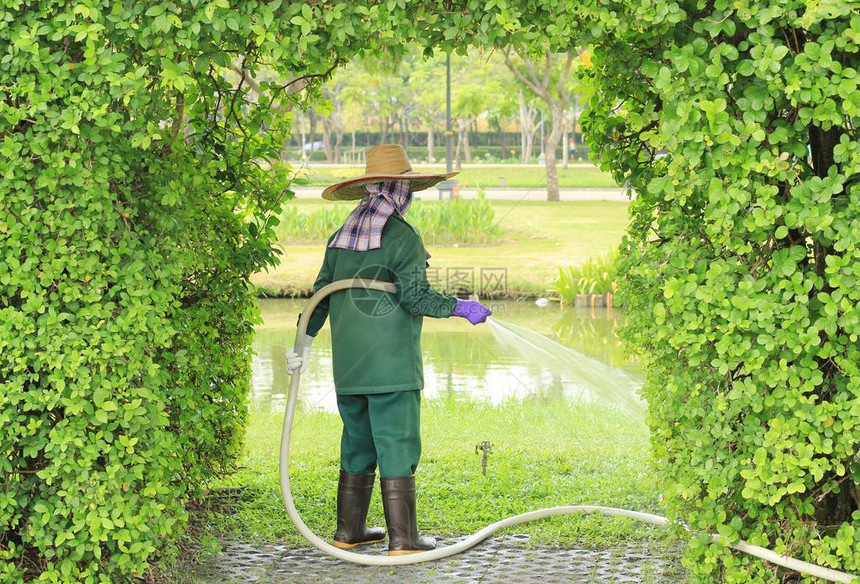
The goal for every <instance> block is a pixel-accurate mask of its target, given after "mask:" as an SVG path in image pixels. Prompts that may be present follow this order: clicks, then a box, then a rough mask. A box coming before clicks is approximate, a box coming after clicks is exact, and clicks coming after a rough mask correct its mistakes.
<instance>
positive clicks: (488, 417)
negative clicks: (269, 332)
mask: <svg viewBox="0 0 860 584" xmlns="http://www.w3.org/2000/svg"><path fill="white" fill-rule="evenodd" d="M282 416H283V412H280V411H277V412H273V413H263V412H253V413H252V418H251V423H250V424H249V426H248V434H247V436H246V445H247V446H246V451H245V455H244V457H243V459H242V461H241V469H240V470H239V472H237V473H236V474H234V475H232V476H230V477H229V478H226V479H223V480H222V481H220V482H218V483H216V484H215V485H213V486H214V487H216V488H217V487H244V489H243V490H241V491H240V492H239V493H237V494H234V496H232V497H231V498H229V499H227V500H226V501H224V500H222V501H221V504H222V505H223V507H222V508H221V510H220V511H219V512H215V513H213V514H211V515H210V516H209V517H208V518H207V523H208V524H209V525H210V527H211V528H213V529H214V531H215V532H216V533H219V534H223V535H228V536H229V537H232V538H236V539H239V540H241V541H245V542H249V543H272V542H284V543H287V544H294V545H300V544H303V543H304V541H303V539H302V538H301V536H300V535H299V534H298V532H296V531H295V529H294V528H293V526H292V524H291V523H290V521H289V519H288V517H287V515H286V512H285V511H284V508H283V503H282V501H281V497H280V491H279V487H278V449H279V445H280V431H281V422H282ZM421 417H422V442H423V455H422V460H421V463H420V465H419V469H418V472H417V475H416V477H417V482H418V493H419V499H418V508H419V527H420V529H422V530H423V532H424V533H426V534H431V535H437V536H454V535H465V534H469V533H473V532H475V531H477V530H478V529H480V528H482V527H484V526H486V525H487V524H489V523H492V522H495V521H498V520H499V519H502V518H504V517H508V516H510V515H515V514H519V513H524V512H526V511H532V510H535V509H539V508H544V507H551V506H557V505H568V504H599V505H607V506H613V507H624V508H628V509H634V510H640V511H647V512H654V513H658V514H659V513H660V507H659V503H658V500H659V485H658V484H657V483H656V481H655V480H654V477H653V474H652V471H651V469H650V467H649V462H648V460H649V444H648V431H647V429H646V428H645V426H644V424H643V423H642V422H635V421H630V420H629V418H626V417H624V416H622V415H621V414H619V413H617V412H615V411H613V410H610V409H608V408H602V407H600V406H598V405H595V404H590V405H584V404H575V403H571V402H569V401H567V400H564V399H560V400H559V399H556V400H547V399H540V398H536V399H527V400H525V401H521V402H515V401H509V402H506V403H504V404H503V405H500V406H490V405H486V404H478V403H471V402H462V401H457V402H455V401H454V400H453V399H452V400H447V399H442V400H438V399H437V400H429V401H426V402H425V403H424V405H423V406H422V413H421ZM339 440H340V420H339V418H338V416H337V414H328V413H320V412H311V413H308V412H297V418H296V426H295V429H294V432H293V448H292V452H293V457H292V464H291V468H292V472H291V479H292V482H293V494H294V498H295V500H296V505H297V507H298V509H299V511H300V513H301V514H302V517H303V519H304V520H305V522H306V523H307V525H308V526H309V527H310V528H311V529H312V530H313V531H314V532H315V533H317V534H318V535H320V536H321V537H323V538H328V537H330V536H331V533H332V532H333V531H334V517H335V500H336V492H337V473H338V468H339V458H338V457H339V445H340V442H339ZM482 440H489V441H490V442H491V443H492V444H493V453H492V455H491V456H490V459H489V464H488V470H487V475H486V476H484V475H482V473H481V463H480V457H479V456H477V455H475V444H476V443H479V442H481V441H482ZM369 521H370V522H371V524H372V525H384V520H383V516H382V506H381V500H380V497H379V489H378V488H376V489H374V499H373V502H372V503H371V512H370V519H369ZM510 531H513V532H516V533H528V534H530V535H531V536H532V541H533V542H534V543H543V544H562V545H575V544H580V545H586V546H589V547H601V546H610V545H618V544H619V542H621V541H629V540H640V541H642V540H652V541H659V542H664V541H666V538H667V536H668V534H667V532H666V531H665V530H662V529H659V528H654V527H650V526H647V525H646V524H642V523H638V522H634V521H632V520H626V519H619V518H609V517H604V516H598V515H574V516H567V517H558V518H552V519H548V520H543V521H540V522H535V523H529V524H524V525H519V526H516V527H514V528H512V529H511V530H510Z"/></svg>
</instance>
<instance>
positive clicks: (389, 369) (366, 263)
mask: <svg viewBox="0 0 860 584" xmlns="http://www.w3.org/2000/svg"><path fill="white" fill-rule="evenodd" d="M333 237H334V235H332V237H331V238H329V243H330V242H331V240H332V238H333ZM427 266H428V264H427V261H426V258H425V255H424V243H423V242H422V241H421V236H419V235H418V232H417V231H416V230H415V228H414V227H412V226H411V225H409V224H408V223H407V222H406V221H405V220H404V219H403V217H401V216H400V215H399V214H397V213H395V214H394V215H392V216H391V217H390V218H389V220H388V221H387V222H386V223H385V227H384V228H383V230H382V246H381V247H380V248H378V249H372V250H369V251H353V250H348V249H341V248H332V247H328V244H327V245H326V252H325V259H324V260H323V265H322V268H321V269H320V273H319V276H317V279H316V282H315V283H314V291H317V290H319V289H320V288H322V287H323V286H325V285H326V284H329V283H331V282H335V281H337V280H342V279H344V278H356V277H357V278H371V279H374V280H383V281H386V282H394V284H395V285H396V286H397V294H390V293H387V292H379V291H376V290H358V289H349V290H343V291H339V292H335V293H333V294H331V295H330V296H328V297H327V298H326V299H324V300H323V301H322V302H321V303H320V304H319V305H318V306H317V308H316V309H315V310H314V312H313V314H312V315H311V318H310V321H309V323H308V329H307V333H308V334H309V335H311V336H316V334H317V332H319V329H320V328H322V326H323V323H325V319H326V316H327V315H329V314H331V335H332V361H333V368H334V385H335V390H336V391H337V393H338V394H342V395H348V394H361V393H385V392H390V391H406V390H415V389H423V388H424V368H423V362H422V358H421V325H422V322H423V320H424V317H425V316H433V317H436V318H443V317H448V316H451V312H452V311H453V310H454V307H455V306H456V304H457V299H456V298H455V297H453V296H443V295H442V294H439V293H438V292H436V291H435V290H433V289H432V288H431V287H430V284H429V283H428V282H427V272H426V270H427Z"/></svg>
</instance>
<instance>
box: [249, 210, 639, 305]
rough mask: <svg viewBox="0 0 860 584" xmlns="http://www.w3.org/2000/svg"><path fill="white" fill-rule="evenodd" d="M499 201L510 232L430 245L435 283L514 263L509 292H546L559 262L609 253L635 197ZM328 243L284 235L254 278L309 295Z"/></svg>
mask: <svg viewBox="0 0 860 584" xmlns="http://www.w3.org/2000/svg"><path fill="white" fill-rule="evenodd" d="M287 204H288V205H297V206H298V207H299V210H300V211H301V212H303V213H310V212H312V211H313V210H315V209H317V208H319V207H320V206H322V205H332V204H343V205H354V204H355V203H349V202H344V203H330V202H326V201H322V200H320V201H315V200H308V199H295V200H293V201H290V202H289V203H287ZM421 204H426V205H435V204H444V201H443V202H441V203H440V202H438V201H434V200H429V201H426V202H424V201H422V202H421ZM492 205H493V208H494V210H495V214H496V220H497V221H498V224H499V225H500V226H501V227H502V228H503V229H504V230H505V235H504V238H503V240H502V241H501V242H500V243H498V244H496V245H487V246H472V247H454V246H432V245H431V246H429V249H428V251H429V252H430V254H431V255H432V256H433V257H432V258H431V259H430V266H431V268H434V271H433V272H430V273H429V274H428V279H430V280H431V284H432V285H433V286H434V287H435V288H437V289H439V290H441V291H445V290H446V289H449V287H448V286H446V284H448V283H450V284H453V278H452V279H450V280H449V278H448V277H447V276H446V275H447V274H453V273H454V271H455V270H460V271H461V273H463V271H465V273H467V274H468V273H472V274H474V278H475V281H476V285H477V282H478V281H479V279H480V275H481V269H482V268H484V269H488V268H498V269H504V270H506V271H507V296H509V297H519V296H525V297H536V296H541V295H544V294H545V293H546V291H547V290H548V289H549V288H550V286H551V282H552V280H553V279H554V278H555V277H556V275H557V273H558V268H559V267H561V266H569V265H576V264H580V263H583V262H584V261H586V260H587V259H588V258H590V257H595V256H599V255H601V254H604V253H606V252H607V251H608V250H610V249H611V248H612V247H613V246H617V245H618V244H619V243H620V242H621V236H622V235H623V233H624V229H625V227H626V225H627V203H623V202H610V201H562V202H557V203H548V202H546V201H522V202H517V201H509V200H493V201H492ZM408 218H409V216H408V214H407V219H408ZM296 237H300V234H296ZM324 243H325V242H324V241H301V240H299V239H296V238H291V239H290V240H288V241H285V242H282V243H281V245H282V247H283V250H284V254H283V255H282V256H281V263H280V265H279V266H277V267H275V268H272V269H271V270H269V271H268V272H264V273H260V274H256V275H255V276H254V277H253V278H252V281H253V282H254V284H256V285H257V286H259V287H260V288H261V289H262V291H263V292H264V293H269V294H274V295H284V296H297V295H307V294H308V293H309V291H310V289H311V286H312V285H313V282H314V279H315V278H316V275H317V272H318V271H319V268H320V265H321V264H322V258H323V254H324V252H325V248H324ZM436 268H438V271H436V270H435V269H436ZM436 276H438V279H436V280H435V281H434V278H435V277H436Z"/></svg>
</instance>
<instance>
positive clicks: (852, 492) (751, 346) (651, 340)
mask: <svg viewBox="0 0 860 584" xmlns="http://www.w3.org/2000/svg"><path fill="white" fill-rule="evenodd" d="M606 22H611V23H612V25H611V33H612V34H611V35H606V36H605V37H603V38H602V40H600V41H597V42H598V45H599V46H598V47H597V48H596V49H595V53H594V63H595V67H594V69H593V70H592V71H591V72H590V76H591V77H593V79H594V82H595V83H598V84H599V85H600V86H601V88H602V92H597V93H596V94H595V97H594V98H593V99H592V102H591V105H592V107H593V109H592V111H591V113H590V114H589V117H588V121H587V122H586V130H587V131H588V132H589V134H590V136H591V138H590V139H591V146H592V151H595V152H600V155H601V158H602V163H603V164H604V165H605V166H608V167H611V168H612V169H613V170H614V172H615V176H616V179H617V180H619V183H620V182H622V181H624V180H628V179H629V181H630V184H631V185H632V186H633V188H635V189H636V190H637V192H638V196H637V198H636V199H635V200H634V201H633V202H632V203H631V214H632V225H631V228H630V229H629V232H628V235H627V237H626V239H625V241H624V244H623V245H622V251H621V255H622V261H621V265H620V270H621V272H622V275H623V277H624V281H623V282H622V285H621V286H620V290H621V291H622V295H623V300H624V303H625V306H626V307H627V308H626V313H627V314H628V317H629V321H628V325H627V327H626V329H625V331H626V333H625V334H626V338H627V339H628V340H629V341H630V342H631V343H632V344H633V345H634V346H635V347H637V348H638V349H640V352H641V355H642V359H643V361H644V363H645V365H646V367H647V370H648V380H647V384H646V386H645V388H644V392H645V396H646V397H647V399H648V401H649V404H650V408H649V421H650V426H651V429H652V433H653V449H654V457H655V461H656V464H657V468H658V471H659V473H660V475H661V476H662V481H663V483H664V496H665V502H666V505H667V510H668V513H669V515H670V516H671V517H672V518H673V519H675V520H677V521H678V522H684V523H686V524H688V525H689V526H690V527H691V528H692V530H693V535H692V536H689V537H690V540H689V542H690V545H689V548H688V550H687V552H686V557H685V560H684V563H685V565H686V566H687V568H688V569H689V571H690V574H691V577H692V579H693V580H695V581H699V582H786V581H792V582H794V581H804V582H808V581H809V578H803V577H800V576H799V575H797V574H791V575H789V574H787V573H783V572H782V571H780V570H775V569H774V568H773V566H772V565H770V564H766V563H764V562H762V561H760V560H757V559H754V558H751V557H750V556H747V555H744V554H740V553H732V552H731V551H730V550H728V549H727V547H726V544H725V542H719V543H715V542H712V541H711V539H710V536H709V535H708V534H710V533H718V534H720V535H722V536H723V537H724V538H725V541H727V542H732V543H733V542H736V541H738V539H741V538H742V539H745V540H748V541H750V542H751V543H754V544H758V545H763V546H766V547H770V548H773V549H774V550H776V551H777V552H778V553H780V554H788V555H790V556H794V557H798V558H801V559H805V560H808V561H811V562H813V563H817V564H820V565H824V566H829V567H833V568H837V569H841V570H843V571H847V572H852V573H855V574H856V573H860V511H858V508H860V459H858V450H859V449H860V342H858V338H860V309H858V302H860V279H858V277H860V271H858V269H860V223H858V217H860V184H858V180H857V178H858V176H860V141H858V134H857V127H858V122H860V97H858V96H860V91H858V83H860V73H858V71H860V16H858V15H857V13H856V6H854V8H851V6H850V3H825V2H821V3H817V2H809V3H807V2H798V1H788V2H779V3H774V2H770V1H764V0H761V1H758V0H753V1H745V2H721V1H718V2H713V3H701V2H700V3H698V4H695V3H682V4H679V3H675V2H671V1H659V2H656V3H655V2H646V1H645V0H642V1H637V2H633V3H630V5H629V6H628V7H627V11H626V12H624V13H623V14H619V15H617V18H616V19H614V20H613V19H608V20H607V21H606ZM680 80H683V82H681V81H680ZM619 104H623V106H619ZM661 149H665V151H666V152H668V156H666V157H663V158H657V157H654V156H653V155H652V153H653V152H655V151H659V150H661ZM679 533H684V532H683V531H679ZM795 578H796V579H795Z"/></svg>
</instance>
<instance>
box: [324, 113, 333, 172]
mask: <svg viewBox="0 0 860 584" xmlns="http://www.w3.org/2000/svg"><path fill="white" fill-rule="evenodd" d="M331 134H332V122H331V116H329V117H328V118H323V119H322V143H323V150H324V151H325V159H326V162H331V161H332V160H333V159H334V149H333V145H332V140H331Z"/></svg>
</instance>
